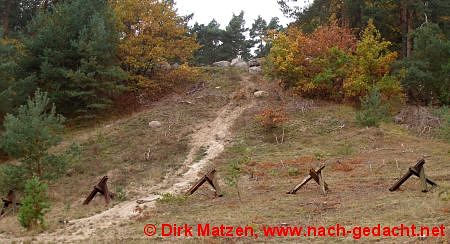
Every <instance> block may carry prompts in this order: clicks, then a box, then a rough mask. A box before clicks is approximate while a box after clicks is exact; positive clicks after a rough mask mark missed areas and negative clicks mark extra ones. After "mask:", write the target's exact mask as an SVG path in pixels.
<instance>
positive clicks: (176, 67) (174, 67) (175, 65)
mask: <svg viewBox="0 0 450 244" xmlns="http://www.w3.org/2000/svg"><path fill="white" fill-rule="evenodd" d="M179 67H180V64H179V63H174V64H172V69H178V68H179Z"/></svg>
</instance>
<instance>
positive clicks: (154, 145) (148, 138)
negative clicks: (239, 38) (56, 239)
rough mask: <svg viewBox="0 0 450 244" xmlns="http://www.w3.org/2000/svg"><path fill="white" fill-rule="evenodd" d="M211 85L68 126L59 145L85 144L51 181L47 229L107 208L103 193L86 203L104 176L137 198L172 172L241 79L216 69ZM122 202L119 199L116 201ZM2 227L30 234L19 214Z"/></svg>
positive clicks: (8, 231) (111, 185)
mask: <svg viewBox="0 0 450 244" xmlns="http://www.w3.org/2000/svg"><path fill="white" fill-rule="evenodd" d="M206 85H207V88H206V89H204V90H202V91H199V92H196V93H194V94H191V95H186V93H185V92H186V91H187V90H189V88H186V90H183V91H181V92H179V93H176V94H172V95H170V96H167V97H165V98H164V99H162V100H161V101H159V102H157V103H154V104H153V106H152V108H150V109H148V110H145V111H142V112H139V113H136V114H134V115H132V116H130V117H127V118H122V119H119V120H116V121H115V122H105V121H103V122H102V123H99V124H97V125H96V126H95V127H90V128H83V129H79V130H72V131H69V132H68V134H67V135H66V137H65V138H66V139H65V141H64V142H63V143H62V145H60V146H59V147H58V148H56V149H55V150H57V151H58V150H63V149H64V148H66V147H67V146H69V145H70V144H71V143H77V144H79V145H80V146H81V149H82V150H81V154H80V155H79V156H80V160H79V161H78V162H76V163H74V164H73V165H71V166H70V169H69V170H68V173H67V175H66V176H64V177H62V178H61V179H59V180H57V181H56V182H54V183H51V184H50V186H49V188H50V194H49V195H50V200H51V205H52V208H51V212H49V213H48V214H47V215H46V219H47V229H48V230H50V231H51V230H54V229H56V228H60V227H62V226H63V224H61V222H62V221H64V220H71V219H77V218H81V217H87V216H90V215H92V214H94V213H99V212H102V211H104V210H105V209H107V207H106V206H105V204H104V201H103V199H102V197H101V195H99V196H97V197H96V198H95V199H94V201H93V202H91V204H90V205H88V206H84V205H82V202H83V201H84V199H85V198H86V197H87V195H88V194H89V193H90V191H91V190H92V189H93V186H94V185H95V184H96V183H97V182H98V181H99V180H100V179H101V177H103V176H104V175H108V176H109V179H110V180H109V182H108V185H109V188H110V190H112V191H117V190H118V189H119V188H120V189H123V191H124V192H125V194H126V195H127V196H131V197H135V196H139V195H140V194H142V192H143V191H142V189H144V188H146V187H149V186H153V185H155V184H157V183H159V182H160V181H161V180H162V179H163V177H164V176H165V175H166V173H167V172H168V171H170V170H174V169H176V168H178V167H179V166H180V164H181V163H182V162H183V161H184V159H185V156H186V153H187V151H188V142H189V136H190V134H191V133H192V132H193V131H194V130H196V129H198V128H197V127H199V124H200V123H202V122H205V121H209V120H213V119H215V117H216V111H217V110H219V109H220V108H221V107H223V106H224V105H225V104H227V103H228V102H229V100H230V99H231V98H230V97H229V94H231V92H232V91H234V90H235V89H236V87H237V86H238V85H239V81H238V80H230V79H229V78H228V76H227V74H225V75H224V74H220V73H217V72H214V71H211V72H210V78H209V79H208V82H207V84H206ZM216 87H220V88H216ZM181 101H189V102H191V103H192V104H186V103H182V102H181ZM153 120H158V121H160V122H161V123H162V125H163V126H162V127H160V128H156V129H152V128H150V127H149V126H148V123H149V122H150V121H153ZM118 202H119V200H115V201H114V202H113V205H114V204H117V203H118ZM0 232H2V233H5V234H11V235H16V236H21V235H28V234H29V233H27V232H26V231H23V229H22V228H21V227H20V226H19V224H18V221H17V217H16V216H15V215H9V216H6V217H5V218H3V219H2V220H1V221H0Z"/></svg>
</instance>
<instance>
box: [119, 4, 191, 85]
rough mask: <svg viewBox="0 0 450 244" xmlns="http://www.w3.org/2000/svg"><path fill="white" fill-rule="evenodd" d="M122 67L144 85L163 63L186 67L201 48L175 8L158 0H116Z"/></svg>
mask: <svg viewBox="0 0 450 244" xmlns="http://www.w3.org/2000/svg"><path fill="white" fill-rule="evenodd" d="M112 6H113V8H114V11H115V13H116V15H117V16H118V26H119V30H120V32H121V33H122V35H123V37H122V38H121V43H120V47H119V49H120V54H119V55H120V57H121V60H122V66H123V67H124V68H125V69H126V70H127V71H129V72H130V73H131V74H132V75H135V77H134V79H135V80H137V81H138V82H142V80H145V79H146V77H149V76H152V75H153V74H154V73H155V72H156V71H157V70H158V69H159V68H160V66H161V64H163V63H164V62H179V63H184V62H187V61H188V59H190V58H191V57H192V55H193V53H194V52H195V50H197V49H198V48H199V45H198V44H197V42H196V40H195V38H194V37H191V36H188V35H187V32H188V29H187V28H186V25H185V22H184V20H183V18H182V17H180V16H178V15H177V13H176V11H175V9H174V7H173V5H172V4H169V3H165V2H161V1H158V0H113V1H112Z"/></svg>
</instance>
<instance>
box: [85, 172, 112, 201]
mask: <svg viewBox="0 0 450 244" xmlns="http://www.w3.org/2000/svg"><path fill="white" fill-rule="evenodd" d="M97 193H100V194H102V195H103V196H104V198H105V202H106V204H107V205H108V204H109V203H110V202H111V199H113V198H114V196H115V194H114V193H112V192H110V191H109V190H108V176H103V178H102V179H101V180H100V181H99V182H98V183H97V185H95V186H94V189H93V190H92V191H91V193H90V194H89V196H88V197H87V198H86V200H84V202H83V205H88V204H89V203H90V202H91V201H92V199H94V197H95V195H97Z"/></svg>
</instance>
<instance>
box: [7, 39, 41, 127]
mask: <svg viewBox="0 0 450 244" xmlns="http://www.w3.org/2000/svg"><path fill="white" fill-rule="evenodd" d="M25 58H27V57H26V55H25V50H24V47H23V45H22V43H21V42H20V41H19V40H16V39H7V38H2V36H1V33H0V101H1V103H0V121H1V120H2V119H3V117H4V116H5V115H6V113H11V112H13V111H14V110H15V109H16V108H17V107H18V106H19V105H21V104H23V103H24V102H25V101H26V98H27V96H28V95H29V94H30V93H31V92H32V91H33V88H34V82H33V79H32V77H30V78H29V79H24V77H23V74H24V73H25V72H24V70H23V68H22V66H21V63H22V61H23V60H24V59H25Z"/></svg>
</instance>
